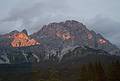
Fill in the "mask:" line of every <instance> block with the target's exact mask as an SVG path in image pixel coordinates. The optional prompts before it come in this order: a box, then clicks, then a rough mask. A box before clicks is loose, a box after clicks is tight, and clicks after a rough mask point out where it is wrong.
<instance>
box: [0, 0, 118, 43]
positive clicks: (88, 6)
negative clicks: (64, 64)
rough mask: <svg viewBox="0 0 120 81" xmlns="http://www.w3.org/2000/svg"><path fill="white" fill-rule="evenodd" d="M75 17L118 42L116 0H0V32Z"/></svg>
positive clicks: (31, 29)
mask: <svg viewBox="0 0 120 81" xmlns="http://www.w3.org/2000/svg"><path fill="white" fill-rule="evenodd" d="M68 19H72V20H78V21H80V22H83V23H84V24H86V25H88V28H89V29H94V30H95V31H97V32H100V33H102V34H103V35H104V36H105V37H107V38H108V39H109V40H110V41H111V42H113V43H114V44H117V45H120V32H119V31H120V0H0V34H3V33H6V32H10V31H12V30H22V29H27V30H28V31H29V32H30V33H32V32H34V31H38V29H40V28H41V27H42V25H44V24H48V23H50V22H55V21H57V22H59V21H65V20H68Z"/></svg>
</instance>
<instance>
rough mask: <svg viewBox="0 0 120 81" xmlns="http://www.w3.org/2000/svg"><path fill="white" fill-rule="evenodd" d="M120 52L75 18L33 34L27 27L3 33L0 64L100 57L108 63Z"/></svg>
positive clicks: (88, 59)
mask: <svg viewBox="0 0 120 81" xmlns="http://www.w3.org/2000/svg"><path fill="white" fill-rule="evenodd" d="M119 55H120V49H119V48H118V47H117V46H115V45H113V44H112V43H111V42H110V41H109V40H107V39H106V38H104V37H103V36H102V35H101V34H98V33H96V32H95V31H93V30H89V29H87V27H86V26H85V25H84V24H82V23H80V22H78V21H75V20H67V21H65V22H60V23H50V24H48V25H44V26H43V27H42V29H40V30H39V31H38V32H35V33H33V34H31V35H28V33H27V31H26V30H23V31H21V32H19V31H16V30H15V31H12V32H10V33H7V34H4V35H0V64H2V63H3V64H4V63H7V64H21V63H41V62H47V63H48V64H49V63H50V64H51V63H66V62H68V61H71V62H72V61H73V62H76V60H77V62H80V63H84V62H89V61H92V62H93V61H96V59H97V58H100V60H101V61H102V60H103V61H104V62H105V63H108V62H109V60H111V59H112V60H111V61H113V60H118V59H119ZM83 58H84V59H83ZM81 59H82V60H81ZM111 61H110V62H111Z"/></svg>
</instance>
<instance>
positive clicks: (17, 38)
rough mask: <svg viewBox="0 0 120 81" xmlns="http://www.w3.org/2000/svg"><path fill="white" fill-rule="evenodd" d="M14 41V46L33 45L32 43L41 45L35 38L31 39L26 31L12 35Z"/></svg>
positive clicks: (12, 43)
mask: <svg viewBox="0 0 120 81" xmlns="http://www.w3.org/2000/svg"><path fill="white" fill-rule="evenodd" d="M12 38H13V41H12V42H11V45H12V46H13V47H25V46H32V45H39V44H40V43H39V42H37V41H36V40H34V39H31V38H30V37H29V36H28V35H26V34H25V33H17V34H15V35H13V36H12Z"/></svg>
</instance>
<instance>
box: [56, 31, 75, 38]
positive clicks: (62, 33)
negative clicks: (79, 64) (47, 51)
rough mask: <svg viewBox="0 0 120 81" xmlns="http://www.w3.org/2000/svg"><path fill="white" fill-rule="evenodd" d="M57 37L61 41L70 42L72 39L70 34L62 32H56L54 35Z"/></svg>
mask: <svg viewBox="0 0 120 81" xmlns="http://www.w3.org/2000/svg"><path fill="white" fill-rule="evenodd" d="M56 35H57V37H59V38H61V39H63V40H71V39H73V38H74V37H73V36H72V35H71V34H70V32H63V31H58V32H57V33H56Z"/></svg>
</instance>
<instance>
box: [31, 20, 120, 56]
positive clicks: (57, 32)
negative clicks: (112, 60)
mask: <svg viewBox="0 0 120 81" xmlns="http://www.w3.org/2000/svg"><path fill="white" fill-rule="evenodd" d="M31 36H32V37H33V38H35V39H37V40H40V41H42V42H43V43H44V44H46V45H47V46H49V47H55V48H65V47H67V46H76V45H78V46H88V47H91V48H94V49H103V50H105V51H107V52H109V53H111V54H119V53H120V50H119V48H117V47H116V46H115V45H113V44H112V43H111V42H110V41H109V40H107V39H105V38H104V37H103V36H102V35H101V34H98V33H96V32H94V31H93V30H92V31H91V30H89V29H87V28H86V26H85V25H83V24H82V23H80V22H77V21H74V20H68V21H66V22H60V23H51V24H48V25H45V26H43V28H42V29H41V30H40V31H38V32H36V33H34V34H33V35H31Z"/></svg>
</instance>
